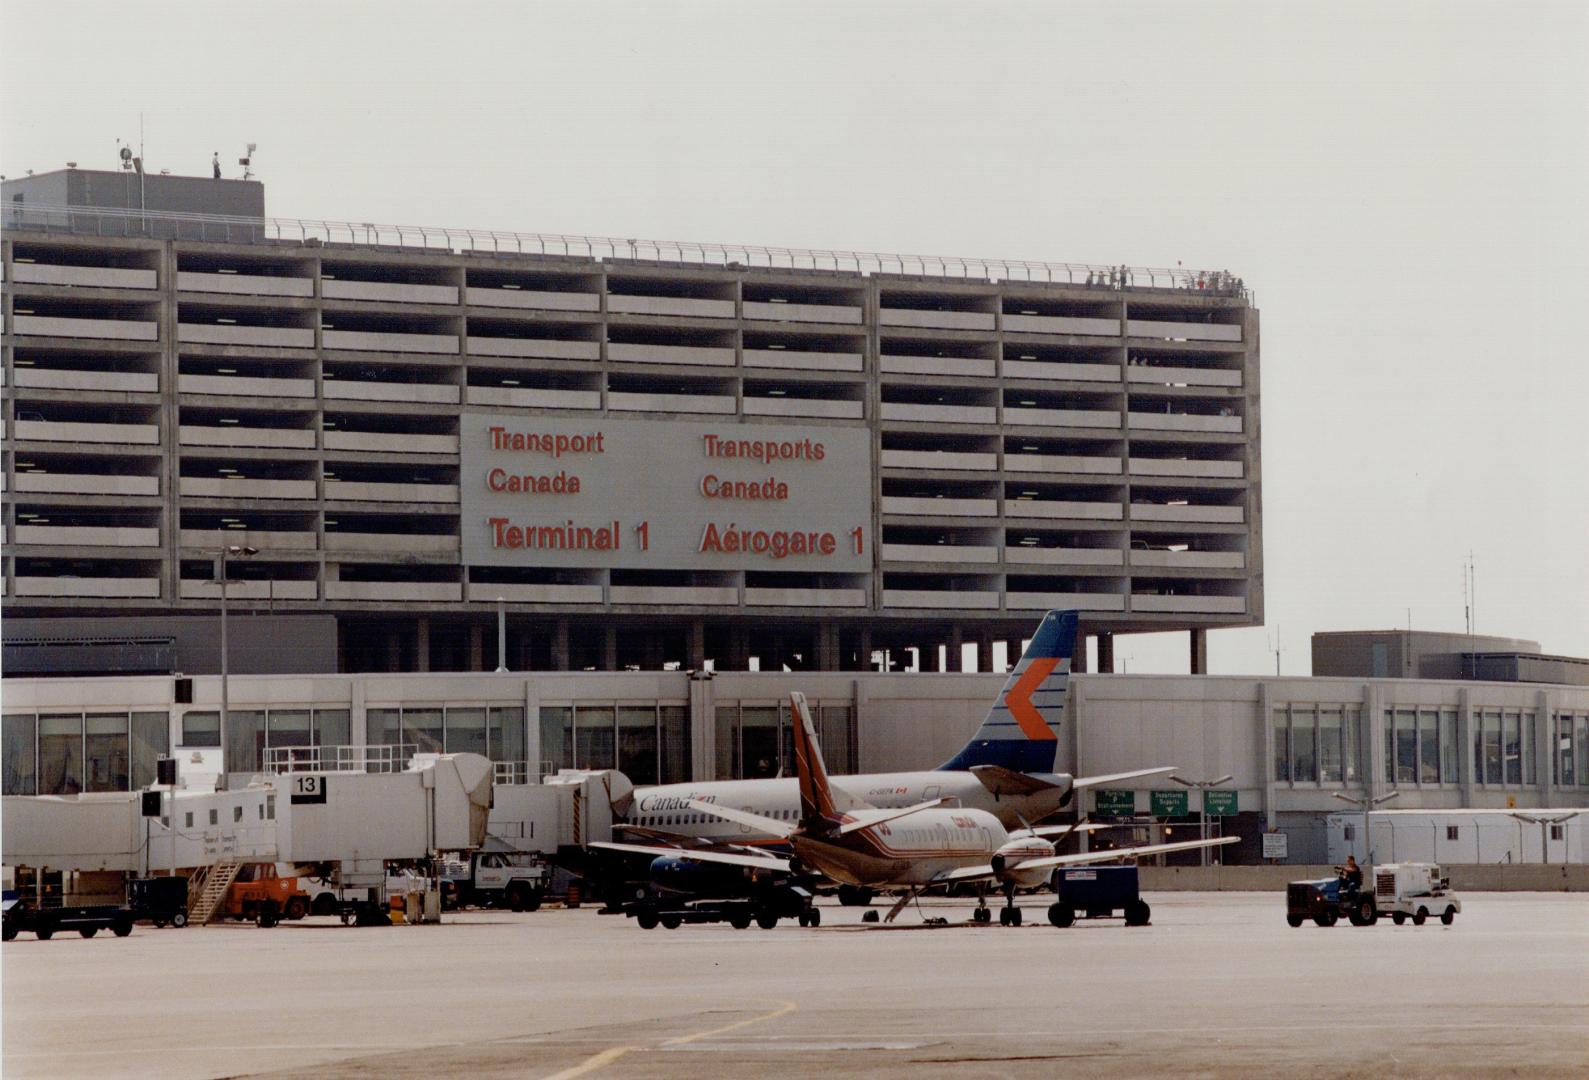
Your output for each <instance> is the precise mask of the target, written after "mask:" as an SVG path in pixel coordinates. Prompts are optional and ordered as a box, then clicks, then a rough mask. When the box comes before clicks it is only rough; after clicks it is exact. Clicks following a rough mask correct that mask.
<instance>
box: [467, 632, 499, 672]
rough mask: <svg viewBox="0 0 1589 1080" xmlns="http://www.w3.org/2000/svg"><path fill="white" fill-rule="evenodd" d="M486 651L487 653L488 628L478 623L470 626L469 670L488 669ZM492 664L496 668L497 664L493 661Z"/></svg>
mask: <svg viewBox="0 0 1589 1080" xmlns="http://www.w3.org/2000/svg"><path fill="white" fill-rule="evenodd" d="M485 653H486V630H485V627H483V626H480V625H478V624H477V625H475V626H471V627H469V670H470V671H484V670H486V669H485ZM492 659H493V660H495V657H493V658H492ZM491 666H492V667H493V668H495V667H496V664H495V663H493V664H492V665H491Z"/></svg>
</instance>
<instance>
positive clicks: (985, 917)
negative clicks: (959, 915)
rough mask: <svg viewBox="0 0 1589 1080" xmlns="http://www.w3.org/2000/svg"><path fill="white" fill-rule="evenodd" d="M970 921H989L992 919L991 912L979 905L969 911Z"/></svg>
mask: <svg viewBox="0 0 1589 1080" xmlns="http://www.w3.org/2000/svg"><path fill="white" fill-rule="evenodd" d="M971 921H972V922H974V923H991V922H992V921H993V912H991V911H989V910H988V909H987V908H985V907H979V908H977V909H976V910H975V911H973V912H972V913H971Z"/></svg>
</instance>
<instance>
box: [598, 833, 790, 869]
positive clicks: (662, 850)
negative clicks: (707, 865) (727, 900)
mask: <svg viewBox="0 0 1589 1080" xmlns="http://www.w3.org/2000/svg"><path fill="white" fill-rule="evenodd" d="M588 846H589V847H593V848H601V849H603V850H605V851H624V852H628V853H629V854H632V855H652V856H656V857H661V856H667V857H668V858H673V859H690V860H692V861H694V862H713V863H723V864H725V865H727V866H748V867H750V868H751V869H753V870H777V871H780V872H782V873H788V872H789V860H788V859H780V858H778V857H777V856H774V855H735V854H733V853H732V852H728V851H690V850H686V849H684V848H673V847H652V846H650V845H648V844H609V843H606V842H605V841H600V840H598V841H596V842H595V843H593V844H590V845H588Z"/></svg>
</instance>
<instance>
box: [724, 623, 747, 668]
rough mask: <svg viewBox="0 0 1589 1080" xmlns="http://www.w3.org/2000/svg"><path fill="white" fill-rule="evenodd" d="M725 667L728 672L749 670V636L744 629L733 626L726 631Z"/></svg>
mask: <svg viewBox="0 0 1589 1080" xmlns="http://www.w3.org/2000/svg"><path fill="white" fill-rule="evenodd" d="M725 666H726V668H727V670H729V671H748V670H749V669H750V635H749V634H748V633H747V632H746V631H745V629H744V627H740V626H735V627H732V628H730V629H729V631H728V662H727V664H726V665H725Z"/></svg>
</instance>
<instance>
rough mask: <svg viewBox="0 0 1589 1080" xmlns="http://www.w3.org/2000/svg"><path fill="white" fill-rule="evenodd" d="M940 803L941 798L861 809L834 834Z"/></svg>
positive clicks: (877, 823)
mask: <svg viewBox="0 0 1589 1080" xmlns="http://www.w3.org/2000/svg"><path fill="white" fill-rule="evenodd" d="M942 804H943V800H942V799H928V800H927V801H926V802H922V803H917V804H916V805H915V806H905V807H901V808H900V809H898V810H862V811H860V812H859V813H858V814H857V815H856V817H855V820H854V821H846V822H845V823H844V824H843V825H840V826H839V828H838V830H837V833H836V835H838V836H845V835H847V834H849V833H852V832H855V831H856V830H857V829H869V828H871V827H872V826H873V825H881V824H882V823H883V822H885V821H893V820H894V819H895V818H902V817H908V816H909V815H911V814H914V813H917V812H918V811H921V810H931V809H932V808H933V807H935V806H940V805H942Z"/></svg>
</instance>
